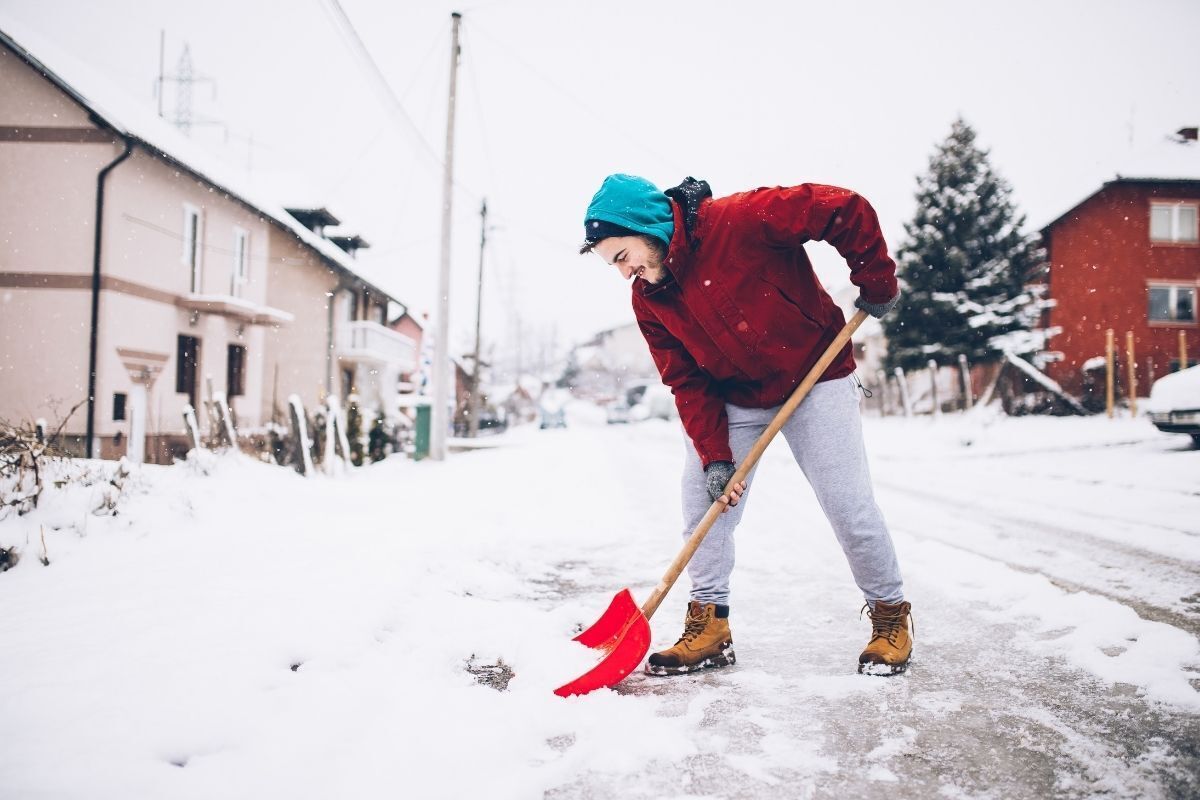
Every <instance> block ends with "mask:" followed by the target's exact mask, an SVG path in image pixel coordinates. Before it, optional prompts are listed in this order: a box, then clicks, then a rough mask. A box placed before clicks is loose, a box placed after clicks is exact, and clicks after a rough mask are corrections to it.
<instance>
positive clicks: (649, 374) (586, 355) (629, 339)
mask: <svg viewBox="0 0 1200 800" xmlns="http://www.w3.org/2000/svg"><path fill="white" fill-rule="evenodd" d="M569 362H570V364H571V367H570V371H571V373H572V375H571V379H570V383H571V386H572V389H573V391H574V392H575V393H576V394H577V395H578V396H580V397H591V398H594V399H597V400H604V399H612V398H614V397H617V396H618V395H620V394H621V392H622V390H623V389H624V388H625V387H626V386H627V385H630V384H632V383H635V382H637V381H641V380H645V379H648V378H650V379H655V380H657V379H658V369H657V368H656V367H655V366H654V359H653V358H651V356H650V347H649V345H647V344H646V339H645V337H644V336H642V332H641V330H640V329H639V328H638V325H637V323H636V322H630V323H628V324H625V325H618V326H617V327H615V328H608V329H606V330H602V331H600V332H599V333H597V334H596V335H595V336H593V337H592V338H591V339H588V340H587V341H586V342H582V343H580V344H578V345H576V346H575V347H573V348H572V349H571V353H570V355H569Z"/></svg>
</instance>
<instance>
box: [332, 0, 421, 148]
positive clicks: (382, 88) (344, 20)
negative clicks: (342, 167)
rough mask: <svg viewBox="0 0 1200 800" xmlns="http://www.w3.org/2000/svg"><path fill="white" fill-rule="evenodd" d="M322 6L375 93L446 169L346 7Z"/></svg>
mask: <svg viewBox="0 0 1200 800" xmlns="http://www.w3.org/2000/svg"><path fill="white" fill-rule="evenodd" d="M321 7H322V8H323V9H324V10H325V12H326V13H327V14H328V15H329V16H330V18H331V19H332V20H333V23H334V27H335V29H336V30H337V32H338V35H339V36H340V37H341V39H342V41H343V42H344V43H345V44H346V45H347V46H348V47H349V48H350V50H351V52H352V53H354V55H355V56H357V57H358V60H359V63H360V64H361V65H362V66H363V67H364V68H366V71H367V74H368V75H369V76H370V77H371V78H372V84H373V86H374V87H375V90H376V91H377V92H379V93H380V94H381V95H382V96H383V97H384V99H385V100H386V101H387V105H388V106H389V107H390V108H391V110H392V111H393V112H394V113H395V114H396V115H397V116H398V117H399V118H400V119H401V120H402V121H403V122H404V124H405V127H407V128H408V130H409V132H410V133H411V134H412V135H413V136H414V137H415V138H416V140H417V143H418V144H419V145H420V146H421V149H422V150H424V151H425V153H426V154H427V155H428V156H429V157H430V158H431V159H433V162H434V163H435V164H437V165H438V166H439V167H440V166H442V164H443V162H442V159H441V158H440V157H438V154H437V152H436V151H435V150H434V149H433V146H432V145H430V144H429V142H428V141H427V140H426V139H425V137H424V136H423V135H422V134H421V130H420V128H418V127H417V124H416V122H414V121H413V118H412V117H411V116H409V114H408V111H407V110H406V109H405V108H404V104H403V103H401V102H400V98H398V97H397V96H396V93H395V92H393V91H392V86H391V84H389V83H388V81H387V78H385V77H384V75H383V70H381V69H380V68H379V65H378V64H377V63H375V59H374V58H373V57H372V56H371V53H370V51H369V50H367V46H366V44H364V43H363V40H362V38H361V37H360V36H359V35H358V31H356V30H355V29H354V25H353V24H352V23H351V22H350V18H349V17H347V16H346V12H345V11H344V10H342V6H341V4H340V3H338V0H322V2H321Z"/></svg>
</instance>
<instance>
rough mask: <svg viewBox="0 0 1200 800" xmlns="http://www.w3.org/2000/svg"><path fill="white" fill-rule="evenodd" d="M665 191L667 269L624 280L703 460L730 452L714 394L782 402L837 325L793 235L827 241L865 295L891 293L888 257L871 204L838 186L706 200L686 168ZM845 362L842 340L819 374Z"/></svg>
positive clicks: (747, 403) (764, 404) (800, 240)
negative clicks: (658, 277)
mask: <svg viewBox="0 0 1200 800" xmlns="http://www.w3.org/2000/svg"><path fill="white" fill-rule="evenodd" d="M667 195H668V196H669V197H670V198H671V200H672V203H671V205H672V210H673V212H674V215H675V233H674V236H673V237H672V239H671V246H670V248H669V250H668V252H667V256H666V259H665V261H664V266H665V267H666V269H667V272H668V277H667V278H666V279H665V280H664V281H662V282H661V283H658V284H651V283H648V282H647V281H645V280H643V279H641V278H637V279H635V280H634V284H633V310H634V313H635V314H636V315H637V320H638V324H639V326H640V327H641V330H642V334H643V335H644V336H645V337H646V341H647V342H648V343H649V345H650V353H651V355H653V357H654V363H655V364H656V365H657V366H658V371H659V373H660V374H661V375H662V379H663V383H665V384H667V385H668V386H670V387H671V391H672V393H673V394H674V395H675V404H676V405H677V406H678V408H679V416H680V418H681V420H682V422H683V427H684V430H686V431H687V434H688V436H689V437H690V438H691V440H692V442H693V444H694V445H695V447H696V452H697V453H698V454H699V455H700V460H701V462H702V463H703V464H704V465H705V466H707V465H708V464H710V463H711V462H713V461H732V460H733V454H732V453H731V452H730V449H729V422H728V419H727V417H726V415H725V403H726V402H729V403H733V404H734V405H738V406H744V407H748V408H772V407H774V406H777V405H780V404H782V403H783V402H784V401H785V400H786V399H787V398H788V396H789V395H790V394H791V392H792V390H794V389H795V388H796V387H797V386H799V385H800V381H802V380H803V379H804V376H805V374H807V372H808V370H809V369H810V368H811V367H812V365H813V364H815V363H816V361H817V359H818V358H820V356H821V353H822V352H824V350H825V348H826V347H827V346H828V345H829V343H830V342H831V341H833V339H834V337H836V336H837V334H838V331H840V330H841V328H842V326H843V325H845V322H846V320H845V317H844V316H843V314H842V312H841V310H840V309H838V307H837V306H835V305H834V303H833V300H832V299H831V298H830V297H829V294H828V293H827V292H826V291H825V289H824V288H823V287H822V286H821V282H820V281H819V280H818V279H817V276H816V274H815V273H814V272H813V268H812V264H811V263H810V262H809V260H808V256H807V254H806V253H805V252H804V248H803V245H804V243H805V242H807V241H810V240H813V239H817V240H820V241H824V242H828V243H829V244H831V245H833V246H834V247H835V248H837V251H838V252H839V253H841V254H842V257H843V258H845V259H846V262H847V263H848V264H849V266H850V280H851V281H852V282H853V283H854V284H855V285H856V286H858V288H859V292H860V294H861V296H862V297H863V299H864V300H866V301H867V302H869V303H886V302H888V301H889V300H891V299H892V298H893V297H895V296H896V293H897V285H896V265H895V263H894V262H893V261H892V259H891V258H890V257H889V256H888V253H887V245H886V244H885V243H884V241H883V234H882V233H881V232H880V230H879V220H878V218H877V217H876V215H875V211H874V209H872V208H871V206H870V205H869V204H868V203H867V201H866V200H864V199H863V198H862V197H860V196H859V195H857V194H855V193H854V192H851V191H849V190H847V189H839V188H837V187H835V186H821V185H818V184H809V183H806V184H802V185H800V186H794V187H789V188H782V187H776V188H769V189H766V188H764V189H755V190H753V191H750V192H742V193H740V194H735V195H731V196H729V197H722V198H719V199H716V200H714V199H713V198H712V192H711V191H710V190H709V188H708V184H706V183H704V182H703V181H696V180H694V179H692V178H689V179H688V180H687V181H685V182H684V183H683V184H681V185H680V186H677V187H675V188H674V189H670V190H668V191H667ZM853 371H854V356H853V354H852V350H851V346H850V345H849V344H847V345H846V347H845V349H843V350H842V352H841V353H840V354H839V355H838V356H837V357H836V358H835V359H834V360H833V363H831V364H830V366H829V368H828V369H826V371H825V374H824V375H823V376H822V378H821V380H831V379H834V378H841V377H845V376H846V375H849V374H850V373H851V372H853Z"/></svg>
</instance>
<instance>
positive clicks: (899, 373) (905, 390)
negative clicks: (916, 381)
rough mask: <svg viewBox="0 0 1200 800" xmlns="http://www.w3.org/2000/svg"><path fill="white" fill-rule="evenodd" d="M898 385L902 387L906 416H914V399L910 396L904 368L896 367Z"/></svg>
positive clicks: (901, 400) (901, 392)
mask: <svg viewBox="0 0 1200 800" xmlns="http://www.w3.org/2000/svg"><path fill="white" fill-rule="evenodd" d="M896 386H897V387H898V388H899V389H900V403H901V405H902V406H903V407H904V416H906V417H911V416H912V413H913V411H912V401H911V400H910V399H909V397H908V383H907V381H905V379H904V370H903V369H901V368H900V367H896Z"/></svg>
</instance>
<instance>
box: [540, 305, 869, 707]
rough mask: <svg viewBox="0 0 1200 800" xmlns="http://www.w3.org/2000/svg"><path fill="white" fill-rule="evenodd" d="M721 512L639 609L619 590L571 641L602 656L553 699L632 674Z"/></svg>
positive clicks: (824, 360) (857, 318)
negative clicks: (658, 615)
mask: <svg viewBox="0 0 1200 800" xmlns="http://www.w3.org/2000/svg"><path fill="white" fill-rule="evenodd" d="M866 318H867V312H865V311H862V310H860V311H858V313H856V314H855V315H854V316H853V317H851V318H850V321H849V322H847V323H846V325H845V327H844V328H842V330H841V332H840V333H839V334H838V335H837V338H835V339H834V340H833V341H832V342H831V343H830V345H829V347H827V348H825V352H824V353H823V354H822V355H821V358H820V359H819V360H818V361H817V363H816V364H814V365H813V368H812V369H810V370H809V371H808V375H806V376H805V378H804V380H803V381H801V383H800V385H799V386H797V387H796V391H794V392H792V396H791V397H789V398H788V399H787V402H786V403H784V404H783V406H782V407H781V408H780V409H779V413H778V414H776V415H775V418H774V419H773V420H771V424H770V425H768V426H767V429H766V430H765V431H763V432H762V435H761V436H759V437H758V440H757V441H755V442H754V445H753V446H752V447H751V448H750V452H749V453H747V454H746V457H745V458H744V459H742V463H741V464H739V465H738V466H737V469H736V470H735V471H734V473H733V477H732V478H730V479H729V483H728V484H726V487H725V488H726V490H728V488H729V487H730V486H732V485H733V484H735V483H740V482H741V481H744V480H746V476H747V475H749V474H750V470H752V469H753V468H754V465H755V464H757V463H758V459H759V458H761V457H762V454H763V451H765V450H766V449H767V445H769V444H770V443H771V440H772V439H774V438H775V434H777V433H779V430H780V429H781V428H782V427H783V425H784V423H785V422H787V420H788V417H790V416H791V415H792V412H793V411H795V410H796V407H797V406H799V405H800V402H801V401H802V400H804V398H805V396H806V395H808V392H809V390H810V389H812V387H813V385H814V384H815V383H816V382H817V379H818V378H820V377H821V375H822V374H823V373H824V372H825V368H826V367H828V366H829V362H831V361H833V359H834V357H835V356H836V355H837V354H838V353H839V352H840V351H841V349H842V348H843V347H844V346H845V345H846V342H848V341H849V340H850V336H851V334H853V333H854V331H856V330H858V326H859V325H862V323H863V320H865V319H866ZM724 508H725V505H724V504H723V503H721V502H719V501H714V502H713V504H712V505H711V506H709V509H708V511H707V512H705V514H704V517H703V519H701V520H700V523H699V524H698V525H697V526H696V529H695V530H694V531H692V535H691V536H690V537H688V540H687V542H686V543H684V545H683V549H682V550H680V551H679V555H677V556H675V560H674V561H672V562H671V566H670V567H668V568H667V574H666V575H664V576H663V579H662V580H661V581H660V582H659V584H658V585H657V586H655V587H654V591H652V592H651V593H650V599H649V600H647V601H646V602H645V604H644V605H642V607H641V608H640V609H639V608H638V606H637V603H636V602H635V601H634V599H633V593H632V592H630V591H629V590H628V589H622V590H621V591H620V592H618V593H617V596H616V597H614V598H613V601H612V603H610V604H609V606H608V610H607V611H605V612H604V614H602V615H601V617H600V619H598V620H596V624H594V625H592V627H590V628H588V629H587V630H585V631H584V632H583V633H581V634H579V635H578V636H576V637H575V639H574V641H576V642H579V643H580V644H582V645H583V646H584V647H590V648H592V649H593V650H599V651H601V652H602V653H604V658H603V659H602V660H601V661H600V663H598V664H597V665H596V666H594V667H592V668H591V669H590V670H588V671H587V672H585V673H584V674H583V675H581V676H580V677H578V678H576V679H575V680H573V681H571V682H570V683H566V684H563V685H562V686H560V687H558V688H557V689H555V690H554V693H555V694H556V695H558V696H559V697H570V696H571V695H573V694H587V693H588V692H591V691H594V690H596V689H603V688H606V687H609V686H615V685H617V684H618V683H620V682H621V681H622V680H624V679H625V677H626V676H627V675H629V674H630V673H631V672H633V671H634V670H635V669H637V667H638V665H639V664H641V663H642V659H643V658H645V657H646V653H648V652H650V618H651V617H652V616H654V612H655V611H657V610H658V606H659V604H660V603H662V601H663V599H664V598H665V597H666V596H667V592H669V591H671V587H672V586H674V585H675V581H676V579H678V578H679V575H680V573H682V572H683V569H684V567H686V566H687V564H688V562H689V561H691V560H692V555H693V554H694V553H695V552H696V549H697V548H699V547H700V543H701V542H703V541H704V537H705V536H707V535H708V530H709V528H711V527H712V526H713V523H714V522H716V521H717V517H719V516H721V512H722V511H723V509H724Z"/></svg>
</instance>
